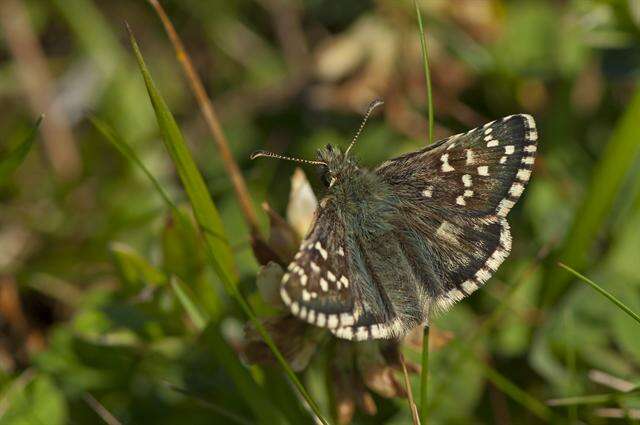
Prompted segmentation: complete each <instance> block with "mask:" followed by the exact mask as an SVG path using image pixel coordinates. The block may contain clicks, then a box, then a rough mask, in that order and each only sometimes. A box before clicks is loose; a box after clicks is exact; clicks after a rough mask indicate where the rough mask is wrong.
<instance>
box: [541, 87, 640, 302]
mask: <svg viewBox="0 0 640 425" xmlns="http://www.w3.org/2000/svg"><path fill="white" fill-rule="evenodd" d="M639 133H640V90H637V91H636V93H635V95H634V97H633V98H632V100H631V101H630V102H629V104H628V106H627V109H626V111H625V113H624V115H623V116H622V118H621V119H620V121H619V122H618V124H617V125H616V127H615V129H614V131H613V134H612V135H611V138H610V139H609V142H608V143H607V146H606V147H605V149H604V151H603V152H602V155H601V159H600V161H599V162H598V164H597V166H596V168H595V170H594V171H593V174H592V178H591V183H590V187H589V190H588V191H587V193H586V196H585V198H584V201H583V202H582V205H581V206H580V207H579V208H577V209H576V211H578V214H576V217H575V221H574V223H573V225H572V227H571V229H570V231H569V234H568V236H567V238H566V239H565V242H564V244H563V247H562V248H561V250H560V254H559V255H558V257H557V258H558V259H559V260H560V261H562V262H564V263H567V264H572V265H573V266H574V267H576V268H577V269H578V270H579V269H581V268H582V267H583V266H584V265H585V264H586V261H587V259H588V253H589V252H590V248H591V247H592V246H593V243H594V242H595V240H596V239H597V236H598V234H600V232H601V231H602V228H603V225H604V224H605V221H606V220H607V216H608V215H609V213H610V211H611V209H612V208H613V205H614V203H615V200H616V198H617V196H618V195H619V194H620V192H621V190H622V189H623V185H624V183H625V177H626V176H627V175H628V174H629V172H630V171H631V169H632V168H633V166H634V163H635V161H636V158H637V154H638V152H640V143H638V134H639ZM546 280H547V282H548V284H547V285H546V294H545V296H544V303H545V304H546V305H550V304H553V303H554V302H555V301H556V300H557V299H558V298H559V297H560V296H561V295H562V294H563V292H564V291H565V289H566V287H567V284H568V276H567V275H566V274H565V273H562V272H561V271H560V270H558V269H556V268H552V269H551V270H549V277H548V278H547V279H546Z"/></svg>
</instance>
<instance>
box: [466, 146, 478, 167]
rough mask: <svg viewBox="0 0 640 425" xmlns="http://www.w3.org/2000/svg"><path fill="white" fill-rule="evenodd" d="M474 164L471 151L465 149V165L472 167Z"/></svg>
mask: <svg viewBox="0 0 640 425" xmlns="http://www.w3.org/2000/svg"><path fill="white" fill-rule="evenodd" d="M475 162H476V160H475V158H474V156H473V151H472V150H471V149H467V165H472V164H474V163H475Z"/></svg>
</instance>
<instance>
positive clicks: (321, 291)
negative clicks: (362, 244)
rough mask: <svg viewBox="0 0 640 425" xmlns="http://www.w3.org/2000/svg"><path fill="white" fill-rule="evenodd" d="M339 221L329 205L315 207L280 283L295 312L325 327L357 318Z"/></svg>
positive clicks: (340, 324) (283, 295)
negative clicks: (309, 227)
mask: <svg viewBox="0 0 640 425" xmlns="http://www.w3.org/2000/svg"><path fill="white" fill-rule="evenodd" d="M343 224H344V223H343V222H342V221H340V220H338V217H337V216H336V210H335V209H334V208H331V205H327V203H326V202H325V203H324V205H323V206H320V207H318V210H317V211H316V217H315V220H314V223H313V226H312V228H311V231H310V232H309V234H308V235H307V237H306V238H305V239H304V240H303V241H302V243H301V245H300V250H299V251H298V253H297V254H296V255H295V257H294V260H293V261H292V262H291V263H290V264H289V266H288V268H287V271H286V273H285V274H284V276H283V278H282V285H281V287H280V295H281V298H282V300H283V301H284V303H285V304H286V305H287V306H288V307H289V309H290V310H291V312H292V313H293V314H294V315H295V316H297V317H298V318H300V319H302V320H305V321H307V322H308V323H310V324H312V325H316V326H320V327H326V328H329V329H335V328H337V327H340V326H349V325H353V324H354V323H355V321H356V319H357V318H358V317H357V316H358V308H357V303H356V299H355V292H354V291H353V290H352V287H351V284H352V282H351V281H350V279H349V277H348V276H349V275H350V273H349V261H348V259H347V252H348V250H347V249H346V246H345V229H344V225H343Z"/></svg>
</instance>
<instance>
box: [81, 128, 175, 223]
mask: <svg viewBox="0 0 640 425" xmlns="http://www.w3.org/2000/svg"><path fill="white" fill-rule="evenodd" d="M91 123H92V124H93V126H94V127H95V128H96V130H98V132H100V133H101V134H102V135H103V136H104V138H105V139H107V140H108V141H109V143H111V144H112V145H113V146H114V147H115V148H116V149H117V150H118V151H119V152H120V153H121V154H122V155H123V156H124V157H125V158H127V160H129V161H130V162H132V163H133V164H135V165H136V166H137V167H138V168H140V170H141V171H142V172H143V173H144V175H145V176H147V178H148V179H149V181H151V184H153V187H154V188H155V189H156V190H157V191H158V193H159V194H160V196H161V197H162V199H163V200H164V201H165V202H166V204H167V206H169V207H170V208H171V209H173V210H175V211H178V208H177V207H176V205H175V203H174V202H173V201H172V200H171V198H170V197H169V194H168V193H167V191H166V190H164V188H163V187H162V185H161V184H160V182H158V180H157V179H156V178H155V177H154V176H153V174H151V171H149V169H148V168H147V167H146V166H145V165H144V164H143V163H142V161H141V160H140V158H138V155H136V153H135V152H134V151H133V149H131V147H130V146H129V144H128V143H126V142H125V141H124V140H123V139H122V137H120V136H119V135H118V134H117V133H116V131H115V130H114V129H113V128H111V127H110V126H109V125H108V124H107V123H105V122H104V121H102V120H101V119H99V118H98V117H91Z"/></svg>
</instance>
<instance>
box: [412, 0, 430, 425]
mask: <svg viewBox="0 0 640 425" xmlns="http://www.w3.org/2000/svg"><path fill="white" fill-rule="evenodd" d="M413 4H414V6H415V8H416V15H417V17H418V28H419V29H420V47H421V48H422V64H423V66H424V78H425V84H426V87H427V111H428V114H429V128H428V134H427V145H430V144H432V143H433V97H432V94H431V72H430V71H429V51H428V50H427V40H426V38H425V35H424V25H423V24H422V13H421V12H420V7H419V6H418V1H417V0H414V1H413ZM421 367H422V371H421V373H420V422H421V423H422V424H426V423H427V419H428V418H427V404H428V399H429V390H428V388H429V326H425V328H424V332H423V337H422V359H421Z"/></svg>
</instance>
